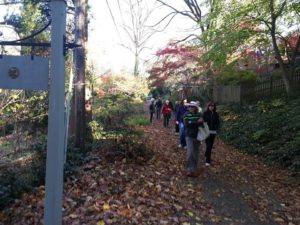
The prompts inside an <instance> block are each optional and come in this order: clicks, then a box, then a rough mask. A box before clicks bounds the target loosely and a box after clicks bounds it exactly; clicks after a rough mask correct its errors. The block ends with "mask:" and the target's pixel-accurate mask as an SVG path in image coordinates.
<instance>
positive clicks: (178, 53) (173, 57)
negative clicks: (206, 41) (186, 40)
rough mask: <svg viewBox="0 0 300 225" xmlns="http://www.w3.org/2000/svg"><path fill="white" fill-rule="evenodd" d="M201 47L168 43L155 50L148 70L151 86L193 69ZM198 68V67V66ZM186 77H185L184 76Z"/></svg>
mask: <svg viewBox="0 0 300 225" xmlns="http://www.w3.org/2000/svg"><path fill="white" fill-rule="evenodd" d="M201 53H202V51H201V49H199V48H198V47H195V46H188V45H175V44H169V45H168V46H167V47H166V48H164V49H160V50H158V51H157V52H156V56H157V57H158V60H157V62H156V63H155V64H154V66H153V67H152V68H151V69H150V70H148V72H149V73H150V76H149V80H151V81H152V86H163V85H164V83H165V81H167V80H168V79H169V78H172V77H173V76H177V75H178V74H180V73H182V74H184V73H185V71H187V70H189V71H195V68H198V67H199V66H200V65H199V63H198V61H199V60H198V59H199V57H200V56H201ZM199 68H200V67H199ZM185 78H186V77H185Z"/></svg>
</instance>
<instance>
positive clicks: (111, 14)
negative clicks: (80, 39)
mask: <svg viewBox="0 0 300 225" xmlns="http://www.w3.org/2000/svg"><path fill="white" fill-rule="evenodd" d="M106 5H107V7H108V10H109V13H110V16H111V18H112V20H113V22H114V25H115V28H116V30H117V33H118V36H119V38H120V41H121V43H123V41H122V37H121V34H120V31H119V29H118V26H117V23H116V20H115V17H114V15H113V13H112V10H111V8H110V5H109V3H108V0H106Z"/></svg>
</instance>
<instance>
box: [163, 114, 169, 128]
mask: <svg viewBox="0 0 300 225" xmlns="http://www.w3.org/2000/svg"><path fill="white" fill-rule="evenodd" d="M169 121H170V116H169V115H164V127H168V126H169Z"/></svg>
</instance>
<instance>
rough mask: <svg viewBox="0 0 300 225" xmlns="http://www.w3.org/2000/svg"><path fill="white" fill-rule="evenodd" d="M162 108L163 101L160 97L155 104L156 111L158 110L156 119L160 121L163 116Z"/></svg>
mask: <svg viewBox="0 0 300 225" xmlns="http://www.w3.org/2000/svg"><path fill="white" fill-rule="evenodd" d="M161 107H162V101H161V99H160V97H158V99H157V101H156V102H155V109H156V119H158V120H159V119H160V115H161Z"/></svg>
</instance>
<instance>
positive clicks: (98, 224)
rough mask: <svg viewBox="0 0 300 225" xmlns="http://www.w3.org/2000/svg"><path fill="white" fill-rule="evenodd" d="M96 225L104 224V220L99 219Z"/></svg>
mask: <svg viewBox="0 0 300 225" xmlns="http://www.w3.org/2000/svg"><path fill="white" fill-rule="evenodd" d="M96 225H105V222H104V221H99V222H98V223H96Z"/></svg>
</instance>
